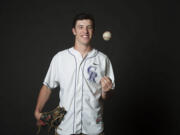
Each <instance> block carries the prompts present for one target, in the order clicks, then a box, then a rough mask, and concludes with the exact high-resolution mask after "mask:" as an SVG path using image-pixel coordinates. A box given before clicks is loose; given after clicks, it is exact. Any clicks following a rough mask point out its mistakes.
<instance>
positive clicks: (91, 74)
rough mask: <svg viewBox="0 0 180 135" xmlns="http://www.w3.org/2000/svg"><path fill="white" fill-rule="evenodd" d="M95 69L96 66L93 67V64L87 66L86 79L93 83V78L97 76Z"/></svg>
mask: <svg viewBox="0 0 180 135" xmlns="http://www.w3.org/2000/svg"><path fill="white" fill-rule="evenodd" d="M96 69H97V67H94V66H90V67H88V74H89V78H88V80H89V81H91V82H94V83H96V80H95V79H96V77H97V73H96Z"/></svg>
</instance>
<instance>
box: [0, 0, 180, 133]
mask: <svg viewBox="0 0 180 135" xmlns="http://www.w3.org/2000/svg"><path fill="white" fill-rule="evenodd" d="M178 7H179V5H178V4H177V2H176V1H175V0H168V1H155V0H154V1H151V0H105V1H104V0H103V1H102V0H99V1H98V0H96V1H94V0H93V1H91V0H74V1H68V0H59V1H58V0H56V1H31V0H26V1H15V0H14V1H10V0H1V2H0V18H1V19H0V24H1V26H0V31H1V32H0V33H1V36H0V37H1V40H0V46H1V53H0V54H1V57H0V58H1V70H0V71H1V77H0V78H1V94H0V95H1V111H0V112H1V113H0V114H1V119H0V122H1V126H0V129H1V134H6V135H35V133H36V131H37V128H36V121H35V118H34V109H35V105H36V100H37V96H38V93H39V89H40V88H41V86H42V82H43V79H44V77H45V74H46V72H47V69H48V67H49V64H50V61H51V59H52V57H53V56H54V55H55V54H56V53H57V52H58V51H61V50H63V49H66V48H70V47H71V46H73V41H74V37H73V35H72V32H71V25H72V18H73V17H74V15H75V14H76V13H79V12H89V13H92V14H93V15H94V17H95V20H96V31H95V38H94V39H93V46H94V47H95V48H97V49H98V50H100V51H102V52H104V53H105V54H107V55H108V56H109V58H110V60H111V62H112V64H113V69H114V73H115V78H116V89H115V92H114V95H113V97H112V98H111V99H109V100H107V101H105V110H104V116H105V119H104V121H105V131H106V133H107V135H152V134H153V135H179V134H180V115H179V114H180V109H179V107H180V98H179V97H180V92H179V88H180V85H179V84H180V83H179V81H180V72H179V68H180V64H179V63H180V54H179V49H180V47H179V40H178V38H179V31H178V28H179V26H177V24H179V23H178V22H179V21H178V17H179V16H178V14H177V13H178V11H179V8H178ZM106 30H109V31H111V32H112V39H111V40H110V41H109V42H105V41H103V39H102V33H103V32H104V31H106ZM57 93H58V89H55V90H54V91H53V93H52V96H51V99H50V100H49V101H48V103H47V105H46V107H45V108H44V111H48V110H51V109H53V108H54V107H56V105H57V104H58V101H59V100H58V96H57ZM41 134H43V135H46V134H47V130H46V129H44V130H43V131H42V132H41Z"/></svg>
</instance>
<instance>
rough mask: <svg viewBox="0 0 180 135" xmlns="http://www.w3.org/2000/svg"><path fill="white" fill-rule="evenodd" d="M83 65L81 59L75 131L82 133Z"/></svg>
mask: <svg viewBox="0 0 180 135" xmlns="http://www.w3.org/2000/svg"><path fill="white" fill-rule="evenodd" d="M82 65H83V60H82V59H79V61H78V66H77V67H78V70H77V82H76V83H77V84H76V85H77V89H76V101H75V106H76V109H75V110H76V111H75V117H76V121H75V131H76V132H75V133H80V132H81V127H82V125H81V121H82V118H81V116H82V98H83V97H82V85H83V84H82V70H81V68H82Z"/></svg>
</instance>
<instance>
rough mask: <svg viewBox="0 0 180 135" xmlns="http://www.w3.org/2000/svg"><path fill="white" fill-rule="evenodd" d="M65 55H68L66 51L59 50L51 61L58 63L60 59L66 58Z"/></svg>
mask: <svg viewBox="0 0 180 135" xmlns="http://www.w3.org/2000/svg"><path fill="white" fill-rule="evenodd" d="M67 54H68V49H65V50H61V51H59V52H57V53H56V54H55V55H54V56H53V57H52V61H54V62H59V61H60V60H61V59H62V58H64V57H66V55H67Z"/></svg>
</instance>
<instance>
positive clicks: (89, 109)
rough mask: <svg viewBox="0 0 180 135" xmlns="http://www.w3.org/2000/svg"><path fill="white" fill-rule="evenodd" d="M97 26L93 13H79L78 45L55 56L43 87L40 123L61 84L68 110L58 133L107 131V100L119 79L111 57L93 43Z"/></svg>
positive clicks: (37, 113)
mask: <svg viewBox="0 0 180 135" xmlns="http://www.w3.org/2000/svg"><path fill="white" fill-rule="evenodd" d="M94 30H95V22H94V18H93V16H92V15H90V14H86V13H80V14H78V15H76V16H75V18H74V21H73V27H72V32H73V34H74V36H75V42H74V46H73V47H71V48H68V49H66V50H63V51H60V52H58V53H57V54H56V55H55V56H54V57H53V59H52V61H51V63H50V66H49V69H48V72H47V74H46V76H45V79H44V82H43V86H42V88H41V90H40V93H39V96H38V100H37V105H36V108H35V113H34V114H35V118H36V119H37V123H38V124H41V122H40V117H41V112H42V109H43V107H44V105H45V103H46V102H47V100H48V99H49V97H50V94H51V92H52V89H54V88H56V87H57V86H59V87H60V92H59V97H60V103H59V106H60V107H64V108H65V109H66V110H67V113H66V114H65V116H64V119H63V121H62V122H61V124H60V125H59V126H58V128H57V129H56V134H57V135H72V134H85V135H100V134H103V131H104V127H103V119H102V117H103V116H102V115H103V114H102V113H103V100H104V99H106V97H107V95H108V93H109V92H110V91H111V90H112V89H114V87H115V83H114V74H113V69H112V65H111V62H110V60H109V58H108V57H107V56H106V55H105V54H103V53H102V52H100V51H98V50H96V49H94V48H93V47H92V46H91V39H92V37H93V33H94Z"/></svg>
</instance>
